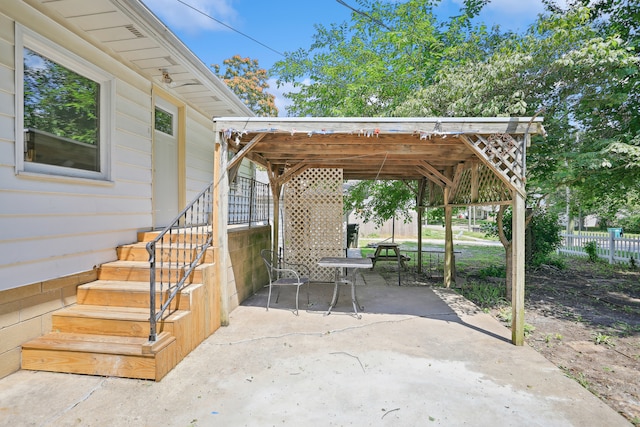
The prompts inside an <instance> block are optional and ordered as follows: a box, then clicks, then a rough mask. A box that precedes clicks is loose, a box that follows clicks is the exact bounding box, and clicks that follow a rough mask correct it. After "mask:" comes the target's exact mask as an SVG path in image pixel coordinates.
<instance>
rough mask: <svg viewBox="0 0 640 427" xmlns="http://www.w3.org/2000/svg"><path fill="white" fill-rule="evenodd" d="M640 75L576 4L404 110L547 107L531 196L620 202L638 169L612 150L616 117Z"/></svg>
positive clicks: (454, 71) (506, 241)
mask: <svg viewBox="0 0 640 427" xmlns="http://www.w3.org/2000/svg"><path fill="white" fill-rule="evenodd" d="M637 72H638V71H637V57H636V56H635V55H634V54H633V51H632V50H631V49H630V48H629V46H628V45H626V44H625V43H624V42H623V41H622V40H621V39H620V38H619V37H617V36H615V35H607V34H602V32H600V31H599V30H598V28H596V27H595V26H594V25H592V21H591V15H590V11H589V9H587V8H572V9H570V10H569V11H566V12H564V13H558V14H551V15H549V16H544V17H541V18H540V19H539V20H538V21H537V22H536V24H535V25H534V26H532V27H531V28H530V30H529V31H528V32H527V33H526V34H524V35H522V36H518V35H512V36H511V37H510V38H509V39H508V40H507V41H506V42H505V43H503V45H502V46H501V47H500V49H497V50H496V51H495V52H494V53H493V54H492V55H489V56H488V57H487V59H486V60H484V61H480V62H467V63H463V64H460V65H459V66H457V67H449V68H443V69H441V70H440V71H439V72H438V74H437V75H436V76H435V79H434V84H432V85H429V86H427V87H425V88H424V89H423V90H421V91H419V92H418V93H417V94H416V95H415V96H414V97H412V98H411V99H409V100H407V101H406V102H405V103H404V104H403V105H401V106H400V107H399V108H398V109H397V113H398V114H399V115H418V116H422V115H436V116H438V115H444V116H466V115H472V116H493V115H505V116H508V115H534V114H537V113H538V112H541V111H542V112H543V114H544V117H545V127H546V129H547V131H548V137H547V138H545V139H542V138H540V139H538V140H536V141H534V144H533V145H532V147H531V148H530V149H529V151H528V158H527V162H528V188H529V193H530V194H532V195H533V196H534V197H537V198H538V201H537V203H540V201H541V198H547V199H548V200H547V202H550V200H549V198H550V196H552V195H554V194H558V189H560V188H563V189H564V188H565V187H570V188H571V193H572V195H573V197H578V198H579V200H580V201H581V202H582V205H584V206H586V205H587V204H588V203H590V202H591V203H597V202H598V201H599V200H603V198H604V196H605V195H606V196H608V197H609V200H613V201H615V202H616V203H621V202H623V201H624V200H626V195H627V194H628V192H629V191H634V190H633V189H634V188H635V191H637V175H636V176H635V177H634V176H633V174H631V176H625V174H624V173H623V172H624V171H626V170H627V169H628V168H629V167H631V166H632V163H629V162H626V163H625V162H624V161H621V159H620V158H619V157H618V158H616V156H614V155H612V152H613V150H615V149H616V147H617V145H615V144H616V143H617V142H619V141H614V140H615V139H616V138H618V137H620V129H616V126H615V125H614V124H613V123H611V121H615V120H616V118H617V117H618V115H617V112H619V111H621V110H623V109H625V108H627V106H626V103H627V101H626V99H627V98H626V96H625V95H626V94H625V90H628V85H627V82H628V80H629V76H634V75H637ZM627 172H628V171H627ZM634 183H635V184H634ZM532 203H533V204H536V202H535V201H533V202H532ZM503 214H504V209H501V210H500V211H499V214H498V228H497V231H498V233H499V234H500V240H501V242H502V243H503V245H505V250H506V251H507V260H509V259H510V256H509V254H510V250H511V241H510V238H508V236H505V235H504V233H503V231H504V227H502V223H503V221H504V218H503ZM532 218H533V217H532V216H529V217H528V219H527V221H531V220H532ZM507 267H508V270H509V271H508V272H507V273H508V274H507V278H510V269H509V265H508V266H507Z"/></svg>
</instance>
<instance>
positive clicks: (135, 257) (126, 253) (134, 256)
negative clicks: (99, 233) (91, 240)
mask: <svg viewBox="0 0 640 427" xmlns="http://www.w3.org/2000/svg"><path fill="white" fill-rule="evenodd" d="M116 251H117V254H118V259H119V260H121V261H141V262H149V252H147V243H145V242H139V243H134V244H131V245H123V246H119V247H118V248H117V249H116ZM196 251H197V249H194V248H189V247H188V246H186V247H185V245H179V246H177V247H176V246H172V247H169V246H168V245H160V246H159V247H158V250H157V253H156V260H157V261H160V260H161V261H165V262H176V261H178V262H184V260H185V259H190V258H191V257H195V256H196V255H197V253H196ZM200 261H201V263H212V262H213V248H211V247H210V248H207V250H206V251H205V254H204V256H203V257H202V259H201V260H200Z"/></svg>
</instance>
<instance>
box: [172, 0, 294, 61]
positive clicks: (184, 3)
mask: <svg viewBox="0 0 640 427" xmlns="http://www.w3.org/2000/svg"><path fill="white" fill-rule="evenodd" d="M176 1H177V2H178V3H181V4H183V5H185V6H187V7H188V8H190V9H192V10H194V11H195V12H197V13H199V14H201V15H203V16H206V17H207V18H209V19H211V20H212V21H215V22H217V23H218V24H220V25H222V26H223V27H226V28H228V29H230V30H231V31H233V32H235V33H238V34H240V35H241V36H243V37H246V38H248V39H249V40H251V41H252V42H254V43H258V44H259V45H260V46H262V47H265V48H267V49H269V50H270V51H272V52H274V53H276V54H278V55H280V56H282V57H284V56H285V54H284V53H282V52H280V51H278V50H275V49H274V48H272V47H271V46H268V45H266V44H264V43H262V42H261V41H260V40H258V39H255V38H253V37H251V36H250V35H248V34H245V33H243V32H242V31H240V30H236V29H235V28H233V27H232V26H230V25H228V24H225V23H224V22H222V21H220V20H219V19H216V18H214V17H213V16H211V15H209V14H207V13H206V12H204V11H202V10H200V9H198V8H197V7H195V6H192V5H190V4H189V3H187V2H185V1H183V0H176Z"/></svg>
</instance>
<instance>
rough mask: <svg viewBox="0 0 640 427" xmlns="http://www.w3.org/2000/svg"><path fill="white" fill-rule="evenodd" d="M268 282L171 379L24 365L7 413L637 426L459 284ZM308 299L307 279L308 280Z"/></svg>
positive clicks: (69, 422)
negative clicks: (515, 335) (273, 286)
mask: <svg viewBox="0 0 640 427" xmlns="http://www.w3.org/2000/svg"><path fill="white" fill-rule="evenodd" d="M359 283H360V285H358V286H357V290H358V298H359V300H360V303H361V304H363V305H364V307H365V310H364V312H363V316H362V318H361V319H357V318H355V317H354V316H352V312H351V310H352V307H351V301H350V294H349V290H348V288H347V287H342V289H341V291H342V292H341V298H340V300H339V301H338V304H337V306H336V308H335V309H334V310H333V312H332V314H331V315H329V316H325V315H324V311H325V310H326V308H327V307H328V303H329V301H330V299H331V294H332V286H331V285H326V284H324V285H322V284H315V285H312V287H311V302H312V306H311V308H310V309H309V310H304V309H302V310H300V315H299V316H295V315H294V314H293V311H292V308H294V307H295V302H294V299H293V295H294V293H295V290H294V289H293V288H285V289H283V290H282V294H281V296H280V300H279V302H278V303H277V304H273V301H272V308H271V309H270V310H269V311H266V310H265V305H266V295H267V293H266V289H263V290H261V291H260V292H259V293H258V294H256V295H254V296H253V297H251V298H249V299H248V300H247V301H245V303H244V304H243V305H242V306H240V307H238V308H237V309H236V310H234V311H233V312H232V313H231V324H230V325H229V326H227V327H223V328H221V329H220V330H218V331H217V332H216V333H215V334H213V335H212V336H211V337H209V338H208V339H207V340H206V341H204V342H203V343H202V344H201V345H200V346H199V347H198V348H197V349H195V350H194V351H193V352H192V353H191V354H190V355H189V356H187V358H186V359H185V360H184V361H183V362H182V363H180V364H179V365H178V366H177V367H176V368H175V369H173V371H171V372H170V373H169V374H168V375H167V376H166V377H165V378H164V379H163V380H162V381H161V382H159V383H154V382H150V381H141V380H130V379H121V378H104V377H91V376H82V375H70V374H55V373H47V372H29V371H20V372H17V373H15V374H13V375H10V376H8V377H6V378H4V379H2V380H0V425H2V426H5V425H7V426H9V425H11V426H184V427H186V426H271V425H281V424H284V425H302V424H303V423H304V425H310V426H345V425H352V426H425V425H427V426H429V425H434V426H462V425H472V426H545V427H547V426H607V427H611V426H629V425H630V424H629V423H628V422H627V421H626V420H625V419H624V418H623V417H622V416H620V415H619V414H618V413H616V412H615V411H614V410H612V409H611V408H609V407H608V406H606V405H605V404H604V403H602V402H601V401H600V400H599V399H598V398H597V397H595V396H594V395H592V394H591V393H590V392H589V391H587V390H586V389H584V388H583V387H581V386H580V385H579V384H577V383H576V382H575V381H573V380H571V379H569V378H567V377H566V376H565V375H564V374H563V373H562V372H561V371H560V370H559V369H558V368H556V367H555V366H554V365H553V364H551V363H550V362H548V361H547V360H546V359H544V358H543V357H542V356H541V355H539V354H538V353H537V352H536V351H535V350H533V349H532V348H530V347H528V346H526V345H525V346H523V347H516V346H514V345H512V344H511V343H510V332H509V330H508V329H507V328H505V327H504V326H502V325H501V324H500V323H499V322H497V321H496V320H494V319H493V318H491V317H490V316H489V315H487V314H484V313H482V312H480V311H478V310H477V309H476V308H475V306H473V305H472V304H470V303H468V302H467V301H466V300H464V299H463V298H461V297H459V296H458V295H457V294H455V293H454V292H453V291H449V290H445V289H432V288H429V287H399V286H397V282H396V283H395V284H387V283H385V282H384V280H383V279H382V278H381V276H380V275H378V274H376V273H375V271H373V272H372V271H365V272H364V273H363V274H362V275H361V276H360V277H359ZM300 300H301V306H303V303H302V302H303V301H304V303H306V289H304V288H303V289H302V290H301V297H300Z"/></svg>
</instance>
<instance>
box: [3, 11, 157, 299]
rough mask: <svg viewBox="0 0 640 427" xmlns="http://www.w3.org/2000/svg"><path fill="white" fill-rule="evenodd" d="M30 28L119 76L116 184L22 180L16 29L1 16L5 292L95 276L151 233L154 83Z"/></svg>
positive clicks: (67, 38) (50, 28) (72, 41)
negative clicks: (140, 235) (18, 171)
mask: <svg viewBox="0 0 640 427" xmlns="http://www.w3.org/2000/svg"><path fill="white" fill-rule="evenodd" d="M15 8H16V10H17V14H16V16H20V14H19V12H20V10H19V9H21V8H24V9H27V8H28V6H26V5H25V4H23V3H19V4H16V6H15ZM29 25H30V26H32V28H33V29H34V30H36V31H38V30H40V29H42V31H43V32H44V34H47V35H48V36H49V37H50V38H52V39H53V41H54V42H56V43H58V44H59V45H62V46H65V47H67V48H69V49H72V50H74V51H75V53H76V54H79V55H80V56H82V57H83V58H85V59H86V60H89V61H90V62H93V63H95V64H98V65H100V66H101V67H102V68H105V70H106V71H107V72H108V73H110V74H111V75H113V76H117V78H116V79H115V82H114V83H115V93H116V96H115V99H113V100H112V102H113V103H114V104H113V105H114V108H113V109H114V116H113V117H112V120H113V123H112V128H111V129H112V132H111V141H110V156H111V157H110V158H111V181H110V182H105V181H94V182H92V181H91V180H81V179H80V180H74V179H65V178H59V177H48V176H46V175H37V176H28V177H27V176H16V175H15V154H14V153H15V142H14V141H15V130H14V127H15V122H14V114H15V111H14V108H15V103H14V92H15V90H14V87H13V86H14V83H13V81H14V77H13V73H14V71H13V70H14V58H13V31H14V29H13V21H11V20H10V19H8V18H7V17H6V16H3V15H0V27H1V28H0V80H2V82H1V83H0V277H2V279H3V280H2V281H0V290H3V289H10V288H15V287H19V286H22V285H25V284H29V283H34V282H38V281H42V280H48V279H52V278H56V277H61V276H66V275H69V274H74V273H77V272H80V271H87V270H91V269H92V268H93V267H94V266H98V265H100V264H102V263H104V262H108V261H111V260H114V259H115V258H116V251H115V248H116V247H117V246H118V245H120V244H125V243H131V242H133V241H135V239H136V232H137V231H139V230H145V229H149V228H150V227H151V177H152V172H151V165H152V159H151V117H152V112H151V83H150V82H149V81H147V80H146V79H143V78H141V77H140V76H138V75H137V74H135V73H132V72H131V70H129V69H127V68H126V67H125V66H124V65H122V64H119V63H118V62H116V61H114V60H113V59H111V58H109V57H108V56H107V55H106V54H104V53H103V52H101V51H99V50H97V49H95V48H94V47H92V46H90V45H88V44H86V43H85V42H83V41H82V40H80V39H78V38H77V37H75V36H72V35H70V33H69V32H67V31H66V30H64V29H62V28H61V27H58V26H57V25H56V24H54V23H53V22H52V21H50V20H48V19H45V18H43V19H42V22H39V20H37V19H36V20H35V21H34V22H30V23H29ZM9 27H10V28H9ZM8 28H9V29H8ZM53 35H56V36H55V37H53ZM7 77H8V79H7ZM122 79H125V80H122Z"/></svg>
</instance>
